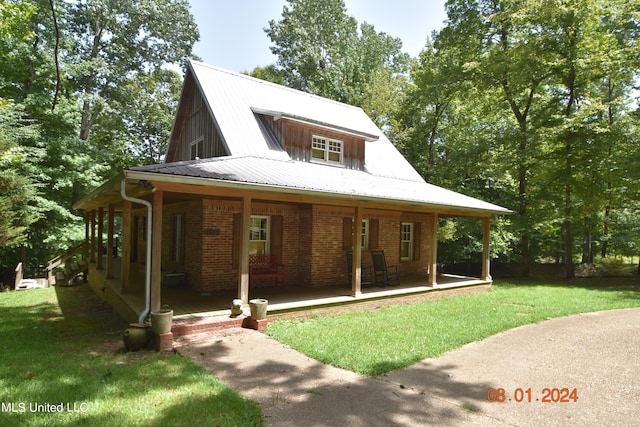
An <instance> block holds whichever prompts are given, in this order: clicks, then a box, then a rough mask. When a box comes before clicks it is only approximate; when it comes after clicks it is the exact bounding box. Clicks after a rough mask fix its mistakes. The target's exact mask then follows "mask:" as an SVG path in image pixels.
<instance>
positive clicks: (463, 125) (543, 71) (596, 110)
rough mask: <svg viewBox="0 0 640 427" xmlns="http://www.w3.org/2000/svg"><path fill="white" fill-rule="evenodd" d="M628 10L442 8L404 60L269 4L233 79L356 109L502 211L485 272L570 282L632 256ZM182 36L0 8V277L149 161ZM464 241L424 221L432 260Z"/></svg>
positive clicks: (110, 21)
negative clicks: (246, 74)
mask: <svg viewBox="0 0 640 427" xmlns="http://www.w3.org/2000/svg"><path fill="white" fill-rule="evenodd" d="M638 10H640V0H563V1H557V0H448V1H447V3H446V11H447V21H446V22H445V25H444V27H443V28H442V29H441V30H439V31H438V32H435V33H434V34H433V35H432V37H431V38H430V39H428V40H427V42H426V44H425V46H424V49H423V50H422V52H421V53H420V54H419V55H418V57H417V58H411V57H410V56H409V55H408V54H406V53H404V52H403V51H402V42H401V40H400V39H398V38H396V37H393V36H391V35H389V34H386V33H384V32H379V31H377V30H376V29H375V28H374V26H373V25H371V24H368V23H366V22H358V21H357V19H356V18H355V17H353V16H351V15H349V14H348V11H347V8H346V6H345V3H344V1H343V0H287V4H286V6H285V7H284V9H283V11H282V15H281V16H280V17H275V18H274V19H272V20H270V21H269V22H268V23H266V24H267V26H266V27H265V29H264V31H265V33H266V36H267V37H268V38H269V40H270V41H271V51H272V52H273V53H274V54H275V55H276V58H277V60H276V62H275V64H265V65H264V66H261V67H257V68H256V69H254V70H253V71H252V72H251V73H250V74H252V75H254V76H255V77H258V78H262V79H265V80H269V81H273V82H275V83H279V84H285V85H288V86H290V87H293V88H296V89H300V90H304V91H308V92H310V93H314V94H317V95H321V96H325V97H329V98H332V99H335V100H338V101H342V102H346V103H350V104H353V105H358V106H361V107H362V108H363V109H364V111H365V112H367V114H369V116H370V117H371V118H372V120H374V121H375V123H376V124H377V125H378V126H380V127H381V128H382V129H383V130H384V131H385V132H386V133H387V134H388V135H389V137H390V139H391V140H392V141H393V142H394V144H396V146H397V147H398V148H399V149H400V150H401V152H402V153H403V154H404V155H405V156H406V157H407V159H408V160H409V161H410V162H411V163H412V164H413V166H414V167H415V168H416V169H417V170H418V171H419V172H420V173H421V174H422V176H423V177H424V178H425V179H426V180H427V181H429V182H431V183H433V184H436V185H441V186H444V187H447V188H450V189H452V190H455V191H459V192H462V193H465V194H469V195H471V196H476V197H480V198H483V199H486V200H489V201H491V202H493V203H496V204H500V205H503V206H506V207H508V208H511V209H513V210H514V215H512V216H508V217H503V218H498V219H496V220H495V221H493V227H492V255H493V256H494V257H497V258H499V259H500V260H501V261H504V262H515V263H518V265H519V266H520V267H521V271H522V273H523V274H524V275H527V274H528V273H529V269H530V265H531V264H532V263H533V262H557V263H564V264H565V265H566V274H567V276H568V277H572V276H573V275H574V274H575V271H574V263H578V262H582V263H592V262H594V260H595V259H597V258H604V257H608V256H611V255H620V256H632V255H638V254H639V251H640V203H639V202H638V200H640V197H639V196H640V186H639V184H638V182H640V179H639V178H640V176H639V175H640V169H639V165H640V148H638V147H640V144H638V135H639V132H638V128H639V126H638V125H639V123H640V112H639V111H640V110H639V109H638V100H639V99H638V96H639V95H638V89H639V87H640V84H639V83H638V81H639V80H638V79H639V77H640V76H639V75H638V74H639V72H638V70H640V43H639V40H638V37H639V35H640V18H639V17H638ZM198 37H199V35H198V30H197V28H196V25H195V23H194V20H193V17H192V16H191V14H190V12H189V5H188V3H187V1H186V0H160V1H158V0H142V1H137V2H128V3H126V2H121V1H118V0H78V1H76V0H73V1H72V0H58V1H54V0H48V1H45V0H26V1H7V0H5V1H0V63H2V65H3V66H2V68H0V167H1V168H2V169H3V174H2V176H1V177H0V255H2V256H1V257H0V258H1V259H2V260H3V262H9V263H11V262H13V259H15V258H16V250H17V248H18V247H19V246H20V245H26V246H27V247H28V248H29V249H30V250H29V251H28V253H29V255H30V257H31V259H30V260H29V261H30V262H32V263H42V262H44V261H45V260H46V259H47V256H50V255H52V254H54V253H56V252H59V250H60V249H61V248H64V247H67V246H68V245H69V244H70V243H71V242H73V241H75V240H77V239H79V238H81V237H82V227H81V219H80V218H79V217H78V216H77V215H76V213H75V212H72V210H71V206H72V204H73V202H74V201H75V200H77V199H78V198H79V197H80V196H81V195H82V194H84V193H86V192H87V191H88V190H89V189H90V188H93V187H95V186H96V185H98V184H99V183H100V182H102V181H103V180H104V179H106V178H108V177H110V176H111V175H113V174H114V173H115V171H118V170H120V169H121V168H123V167H127V166H130V165H134V164H145V163H156V162H159V161H162V156H163V153H164V152H165V150H166V144H167V137H168V134H169V132H170V128H171V124H172V120H173V116H174V114H175V108H176V105H177V100H178V97H179V93H180V84H181V78H180V76H179V74H178V73H176V72H175V71H170V70H171V69H175V68H176V67H181V66H182V67H184V65H185V61H186V59H187V58H188V57H193V53H192V47H193V44H194V42H195V41H196V40H197V39H198ZM168 65H172V66H173V68H171V67H168ZM132 100H135V103H134V102H132ZM481 233H482V229H481V225H480V224H479V223H477V221H475V222H474V221H467V220H459V221H451V220H449V219H444V220H442V223H441V235H440V239H441V241H442V248H441V250H440V252H439V254H440V256H441V258H442V259H441V261H442V262H445V263H449V262H454V261H460V257H461V256H462V257H463V258H466V259H467V260H468V261H470V262H473V261H475V260H477V259H476V258H477V257H478V256H479V254H480V252H481V251H480V250H479V249H478V247H477V244H478V242H479V241H480V239H479V237H480V236H481ZM5 260H9V261H5ZM3 267H13V266H12V265H3Z"/></svg>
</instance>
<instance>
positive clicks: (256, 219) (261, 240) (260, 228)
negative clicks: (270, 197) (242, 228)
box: [249, 216, 269, 255]
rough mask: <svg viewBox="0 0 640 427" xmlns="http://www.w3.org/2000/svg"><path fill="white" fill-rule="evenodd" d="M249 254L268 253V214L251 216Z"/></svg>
mask: <svg viewBox="0 0 640 427" xmlns="http://www.w3.org/2000/svg"><path fill="white" fill-rule="evenodd" d="M249 255H269V217H268V216H251V226H250V228H249Z"/></svg>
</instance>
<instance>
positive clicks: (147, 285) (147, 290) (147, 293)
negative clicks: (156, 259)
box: [120, 179, 153, 323]
mask: <svg viewBox="0 0 640 427" xmlns="http://www.w3.org/2000/svg"><path fill="white" fill-rule="evenodd" d="M120 195H121V196H122V198H123V199H124V200H126V201H128V202H131V203H139V204H141V205H145V206H146V207H147V268H145V270H146V272H145V280H144V310H142V313H140V316H139V317H138V322H139V323H144V318H145V317H147V314H149V311H150V310H151V240H152V236H151V224H152V218H151V217H152V215H153V208H152V207H151V203H149V202H147V201H146V200H143V199H136V198H134V197H131V196H127V194H126V193H125V182H124V179H123V180H122V181H120Z"/></svg>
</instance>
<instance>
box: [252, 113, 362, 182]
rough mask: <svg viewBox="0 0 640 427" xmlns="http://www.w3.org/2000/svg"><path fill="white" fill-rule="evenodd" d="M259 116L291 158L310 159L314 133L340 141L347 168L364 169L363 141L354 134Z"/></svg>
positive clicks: (344, 163) (284, 119)
mask: <svg viewBox="0 0 640 427" xmlns="http://www.w3.org/2000/svg"><path fill="white" fill-rule="evenodd" d="M257 116H260V117H259V118H260V120H262V123H263V124H264V125H265V126H267V127H268V128H269V129H270V130H271V131H272V132H273V135H274V136H275V137H276V138H277V139H278V141H279V142H280V144H281V145H282V146H283V147H284V148H285V150H286V151H287V154H288V155H289V157H291V159H292V160H297V161H302V162H310V161H311V139H312V137H313V136H314V135H317V136H321V137H325V138H329V139H336V140H339V141H342V150H343V153H342V158H343V166H344V167H346V168H348V169H354V170H364V151H365V148H364V147H365V141H364V139H363V138H359V137H357V136H354V135H350V134H347V133H343V132H338V131H335V130H332V129H327V128H324V127H322V126H313V125H310V124H306V123H300V122H297V121H293V120H288V119H286V118H283V119H279V120H274V118H273V117H271V116H265V115H257Z"/></svg>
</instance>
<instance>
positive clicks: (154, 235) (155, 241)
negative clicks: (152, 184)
mask: <svg viewBox="0 0 640 427" xmlns="http://www.w3.org/2000/svg"><path fill="white" fill-rule="evenodd" d="M147 239H151V265H147V267H146V268H150V269H151V311H157V310H160V305H161V304H160V301H161V297H160V284H161V281H162V270H161V267H162V190H156V191H155V192H154V193H153V218H152V223H151V236H147Z"/></svg>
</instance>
